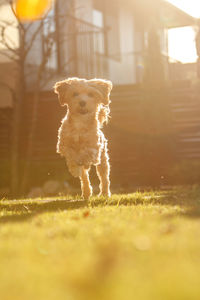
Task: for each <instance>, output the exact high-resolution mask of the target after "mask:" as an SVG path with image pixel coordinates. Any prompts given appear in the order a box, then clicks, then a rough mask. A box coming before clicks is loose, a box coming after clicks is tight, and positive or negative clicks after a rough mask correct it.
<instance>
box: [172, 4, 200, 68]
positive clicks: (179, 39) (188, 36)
mask: <svg viewBox="0 0 200 300" xmlns="http://www.w3.org/2000/svg"><path fill="white" fill-rule="evenodd" d="M167 1H168V2H170V3H171V4H173V5H175V6H177V7H178V8H179V9H181V10H183V11H184V12H186V13H187V14H189V15H191V16H193V17H194V18H200V0H167ZM195 34H196V33H195V31H194V29H193V28H192V27H182V28H174V29H170V30H169V31H168V40H169V57H170V58H172V60H178V61H180V62H182V63H193V62H196V60H197V53H196V47H195Z"/></svg>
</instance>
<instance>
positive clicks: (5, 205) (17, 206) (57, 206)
mask: <svg viewBox="0 0 200 300" xmlns="http://www.w3.org/2000/svg"><path fill="white" fill-rule="evenodd" d="M191 193H192V192H190V191H187V192H183V193H180V192H178V191H176V192H174V191H166V192H163V193H162V194H161V195H160V196H156V195H154V196H145V195H144V197H143V196H141V194H140V195H138V196H137V193H136V194H135V195H134V194H123V195H113V196H112V198H111V199H107V198H106V197H100V198H98V199H97V198H94V199H93V198H92V199H91V200H89V201H86V200H81V199H74V200H69V199H63V200H60V199H59V200H57V199H43V200H32V201H30V202H28V200H27V201H26V200H25V201H20V200H19V202H18V201H17V200H15V201H12V200H10V201H1V202H0V211H4V212H5V215H1V216H0V223H8V222H9V223H10V222H23V221H27V220H29V219H30V218H32V217H34V216H36V215H38V214H42V213H46V212H59V211H65V210H76V209H81V208H90V207H97V206H106V205H107V206H121V205H124V206H136V205H156V206H157V205H165V206H179V207H180V208H181V210H180V212H179V213H178V214H179V215H182V216H185V217H189V218H200V200H199V198H198V197H197V196H196V195H197V193H195V194H194V196H193V195H191ZM131 195H133V196H131ZM170 216H171V217H172V216H173V214H172V215H170V213H169V215H168V217H170Z"/></svg>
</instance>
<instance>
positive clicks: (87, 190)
mask: <svg viewBox="0 0 200 300" xmlns="http://www.w3.org/2000/svg"><path fill="white" fill-rule="evenodd" d="M80 180H81V190H82V197H83V198H84V199H88V198H89V197H90V196H92V186H91V184H90V179H89V169H85V168H84V167H82V172H81V176H80Z"/></svg>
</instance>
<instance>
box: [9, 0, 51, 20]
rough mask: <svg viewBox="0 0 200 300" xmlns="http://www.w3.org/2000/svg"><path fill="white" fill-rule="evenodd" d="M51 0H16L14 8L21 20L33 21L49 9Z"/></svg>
mask: <svg viewBox="0 0 200 300" xmlns="http://www.w3.org/2000/svg"><path fill="white" fill-rule="evenodd" d="M51 4H52V0H42V1H41V0H16V1H15V2H14V9H15V12H16V15H17V17H18V18H19V19H20V20H21V21H34V20H37V19H39V18H41V17H43V16H44V14H45V13H46V12H47V11H48V10H49V9H50V7H51Z"/></svg>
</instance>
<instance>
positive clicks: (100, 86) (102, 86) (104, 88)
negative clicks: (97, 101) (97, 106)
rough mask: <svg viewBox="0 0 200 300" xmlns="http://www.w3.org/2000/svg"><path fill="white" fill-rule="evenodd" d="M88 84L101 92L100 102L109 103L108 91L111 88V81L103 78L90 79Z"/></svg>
mask: <svg viewBox="0 0 200 300" xmlns="http://www.w3.org/2000/svg"><path fill="white" fill-rule="evenodd" d="M89 84H90V85H91V86H92V87H94V88H95V89H97V90H98V92H100V94H101V103H102V104H104V105H108V104H109V103H110V92H111V90H112V82H111V81H109V80H104V79H91V80H89Z"/></svg>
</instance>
